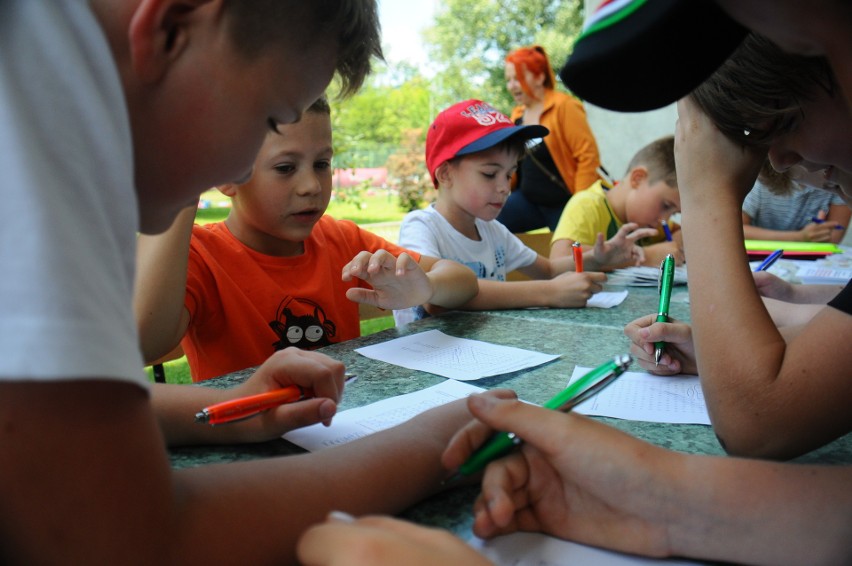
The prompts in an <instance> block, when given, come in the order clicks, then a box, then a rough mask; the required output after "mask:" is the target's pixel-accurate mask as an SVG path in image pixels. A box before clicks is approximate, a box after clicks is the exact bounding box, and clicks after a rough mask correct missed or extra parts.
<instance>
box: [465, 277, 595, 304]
mask: <svg viewBox="0 0 852 566" xmlns="http://www.w3.org/2000/svg"><path fill="white" fill-rule="evenodd" d="M605 281H606V275H605V274H603V273H597V272H584V273H571V272H569V273H563V274H561V275H557V276H556V277H554V278H553V279H534V280H531V281H491V280H488V279H480V280H479V293H478V294H477V295H476V296H475V297H474V298H473V299H472V300H470V301H468V302H467V303H466V304H465V305H464V306H463V307H462V308H464V309H467V310H493V309H516V308H529V307H554V308H575V307H584V306H586V301H588V300H589V297H591V296H592V295H593V294H594V293H597V292H598V291H600V290H601V289H602V288H603V283H604V282H605Z"/></svg>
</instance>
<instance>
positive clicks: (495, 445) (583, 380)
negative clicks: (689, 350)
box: [444, 354, 633, 483]
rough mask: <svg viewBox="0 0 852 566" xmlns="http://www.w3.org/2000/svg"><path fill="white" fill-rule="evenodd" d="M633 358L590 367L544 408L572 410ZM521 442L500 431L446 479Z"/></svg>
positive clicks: (480, 466) (622, 357)
mask: <svg viewBox="0 0 852 566" xmlns="http://www.w3.org/2000/svg"><path fill="white" fill-rule="evenodd" d="M632 361H633V358H631V357H630V355H629V354H621V355H619V356H615V357H614V358H613V359H611V360H609V361H607V362H605V363H603V364H601V365H599V366H598V367H596V368H595V369H593V370H591V371H589V372H588V373H586V374H585V375H583V376H582V377H580V378H579V379H577V380H576V381H574V382H572V383H570V384H568V387H566V388H565V389H563V390H562V391H560V392H559V393H557V394H556V396H555V397H553V398H552V399H551V400H550V401H548V402H547V403H545V404H544V405H542V406H543V407H544V408H545V409H552V410H554V411H561V412H563V413H567V412H569V411H570V410H571V409H573V408H574V407H576V406H577V405H579V404H580V403H582V402H583V401H586V400H587V399H589V398H591V397H592V396H594V395H595V394H597V393H599V392H600V391H601V390H602V389H603V388H604V387H606V386H607V385H609V384H610V383H612V382H613V381H614V380H615V378H616V377H618V376H619V375H621V374H622V373H624V371H625V370H626V369H627V367H628V366H629V365H630V362H632ZM521 442H522V440H521V439H520V438H518V437H517V436H515V434H514V433H512V432H498V433H496V434H495V435H494V436H492V437H491V439H489V440H488V442H486V443H485V444H483V445H482V446H481V447H480V448H479V450H477V451H476V452H474V453H473V454H472V455H471V456H470V458H468V459H467V461H466V462H465V463H464V464H462V465H461V466H460V467H459V469H458V471H457V472H456V473H455V474H454V475H453V476H452V477H451V478H449V479H448V480H446V481H445V482H444V483H450V482H453V481H455V480H457V479H459V478H461V477H462V476H469V475H471V474H475V473H477V472H479V471H481V470H482V469H484V468H485V466H486V465H488V463H489V462H491V461H492V460H496V459H497V458H500V457H501V456H505V455H506V454H508V453H509V452H510V451H511V450H512V449H513V448H514V447H515V446H517V445H519V444H520V443H521Z"/></svg>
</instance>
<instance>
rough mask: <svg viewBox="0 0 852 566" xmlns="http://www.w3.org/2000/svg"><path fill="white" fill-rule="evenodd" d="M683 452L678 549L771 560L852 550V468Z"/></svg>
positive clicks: (815, 560)
mask: <svg viewBox="0 0 852 566" xmlns="http://www.w3.org/2000/svg"><path fill="white" fill-rule="evenodd" d="M685 458H686V459H687V463H686V466H685V467H684V475H683V477H681V478H679V480H678V481H677V482H676V483H675V486H674V489H675V490H676V491H677V492H676V493H675V494H674V501H676V502H677V503H676V504H675V505H674V506H672V507H671V511H672V512H673V513H674V515H673V517H672V519H671V520H670V531H669V532H670V536H671V541H672V551H673V553H674V554H675V555H680V556H690V557H695V558H704V559H712V560H722V561H725V562H732V563H737V564H739V563H743V564H772V565H783V564H791V565H792V564H846V563H848V562H849V561H850V558H852V546H850V545H849V544H848V540H849V537H850V535H852V490H850V489H849V485H850V482H851V481H852V468H849V467H844V468H837V467H827V466H826V467H816V466H801V465H795V464H778V463H771V462H761V461H756V460H742V459H736V458H718V457H704V456H686V457H685Z"/></svg>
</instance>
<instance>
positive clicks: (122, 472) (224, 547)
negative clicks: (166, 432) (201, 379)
mask: <svg viewBox="0 0 852 566" xmlns="http://www.w3.org/2000/svg"><path fill="white" fill-rule="evenodd" d="M187 389H189V388H187ZM105 400H108V402H107V401H105ZM69 407H73V408H74V412H73V415H72V417H73V418H71V419H70V420H69V415H68V408H69ZM0 414H2V415H3V419H4V423H5V425H4V426H5V430H6V434H5V435H4V439H3V442H2V443H0V461H2V462H3V465H2V466H0V511H2V516H3V517H14V521H0V538H2V540H3V541H4V544H3V548H2V557H3V562H4V563H25V564H35V563H62V562H75V563H82V564H119V563H126V562H127V561H128V560H132V561H135V562H138V563H142V564H171V563H176V564H189V563H200V564H219V563H222V564H225V563H233V561H234V557H235V556H239V557H240V558H239V560H240V561H241V562H245V563H247V564H268V563H278V564H289V563H294V562H295V542H296V540H297V537H298V536H299V534H300V533H301V532H302V530H304V529H305V528H306V527H307V526H308V525H310V524H311V523H315V522H317V521H320V520H321V519H322V518H323V517H324V516H325V515H326V514H327V513H328V512H329V511H330V510H332V509H342V510H345V511H348V512H350V513H355V514H362V513H369V512H379V513H396V512H399V511H401V510H402V509H404V508H405V507H407V506H409V505H411V504H412V503H414V502H416V501H418V500H420V499H422V498H424V497H426V496H427V495H429V494H431V493H433V492H435V491H437V490H438V489H439V483H440V480H441V479H442V478H443V477H444V476H445V474H446V471H445V470H444V469H443V467H442V466H441V464H440V459H439V456H440V453H441V451H442V450H443V449H444V447H445V446H446V443H447V441H448V439H449V438H450V436H451V435H452V433H453V432H455V431H456V430H457V429H458V428H459V427H460V426H461V425H462V424H463V423H464V422H466V421H467V420H468V418H469V413H468V412H467V410H466V409H465V407H464V403H463V402H457V403H454V404H451V405H446V406H444V407H440V408H438V409H434V410H432V411H430V412H427V413H424V414H423V415H421V416H418V417H415V418H414V419H412V420H411V421H409V422H408V423H405V424H403V425H401V426H399V427H395V428H392V429H389V430H386V431H383V432H379V433H377V434H375V435H372V436H370V437H368V438H365V439H362V440H358V441H355V442H352V443H350V444H347V445H344V446H341V447H338V448H332V449H328V450H325V451H322V452H318V453H313V454H306V455H299V456H288V457H282V458H275V459H267V460H258V461H253V462H245V463H238V464H225V465H211V466H203V467H200V468H194V469H187V470H181V471H173V470H172V469H171V468H170V465H169V462H168V459H167V457H166V452H165V449H164V446H163V440H162V436H161V433H160V431H159V429H158V427H157V423H156V419H155V418H154V413H153V411H152V407H151V403H150V402H149V399H148V397H147V395H146V393H145V392H144V390H143V389H142V388H140V387H137V386H135V385H130V384H126V383H119V382H112V381H97V380H82V381H73V382H67V383H32V382H6V383H3V384H0ZM59 431H61V432H59ZM344 479H345V481H342V480H344ZM47 533H50V544H45V536H46V534H47Z"/></svg>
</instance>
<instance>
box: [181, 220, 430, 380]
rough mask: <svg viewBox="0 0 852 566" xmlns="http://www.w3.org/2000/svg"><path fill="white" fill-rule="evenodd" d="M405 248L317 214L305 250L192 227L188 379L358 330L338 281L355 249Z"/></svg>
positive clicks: (354, 310)
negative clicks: (279, 249) (292, 253)
mask: <svg viewBox="0 0 852 566" xmlns="http://www.w3.org/2000/svg"><path fill="white" fill-rule="evenodd" d="M379 249H385V250H387V251H389V252H390V253H392V254H393V255H394V256H398V255H399V254H400V253H402V252H408V253H409V254H410V255H411V256H412V257H413V258H414V259H415V260H417V261H420V254H418V253H415V252H411V251H408V250H406V249H404V248H401V247H399V246H397V245H394V244H392V243H390V242H388V241H387V240H385V239H383V238H381V237H379V236H376V235H375V234H372V233H370V232H367V231H366V230H362V229H361V228H359V227H358V226H357V225H356V224H355V223H353V222H350V221H348V220H335V219H334V218H331V217H330V216H323V217H322V218H321V219H320V220H319V222H317V224H316V225H315V226H314V229H313V230H312V231H311V235H310V237H309V238H308V239H307V240H305V253H303V254H302V255H300V256H296V257H275V256H268V255H264V254H261V253H258V252H256V251H254V250H252V249H250V248H248V247H247V246H245V245H244V244H243V243H242V242H240V241H239V240H237V238H235V237H234V235H233V234H231V232H230V230H228V228H227V227H226V226H225V224H224V223H222V222H218V223H214V224H207V225H204V226H201V225H196V226H194V227H193V229H192V240H191V242H190V251H189V267H188V271H187V282H186V299H185V301H184V304H185V305H186V308H187V309H188V310H189V314H190V322H189V327H188V328H187V332H186V335H185V336H184V338H183V340H182V341H181V345H182V346H183V350H184V352H186V357H187V360H188V361H189V366H190V370H191V373H192V379H193V381H201V380H204V379H210V378H211V377H216V376H218V375H222V374H225V373H229V372H232V371H237V370H242V369H245V368H248V367H253V366H257V365H260V364H261V363H263V362H264V361H265V360H266V358H268V357H269V356H270V355H271V354H272V353H273V352H275V351H276V350H280V349H283V348H286V347H288V346H296V347H298V348H303V349H308V350H311V349H315V348H320V347H322V346H327V345H328V344H333V343H337V342H342V341H344V340H349V339H351V338H356V337H358V336H359V335H360V333H361V331H360V319H359V315H358V304H357V303H353V302H352V301H350V300H349V299H347V298H346V290H347V289H349V288H351V287H356V286H367V285H366V284H365V283H364V282H363V281H361V280H355V281H346V282H345V281H342V280H341V272H342V270H343V266H344V265H346V264H347V263H348V262H349V261H350V260H351V259H352V258H353V257H355V255H357V254H358V253H359V252H361V251H364V250H367V251H370V252H375V251H377V250H379Z"/></svg>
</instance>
